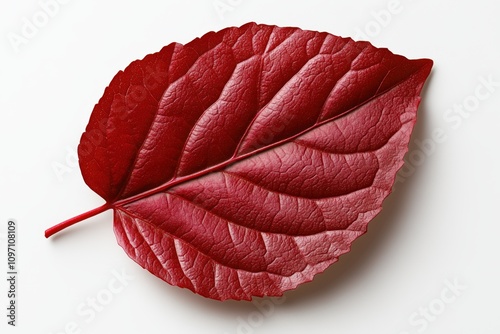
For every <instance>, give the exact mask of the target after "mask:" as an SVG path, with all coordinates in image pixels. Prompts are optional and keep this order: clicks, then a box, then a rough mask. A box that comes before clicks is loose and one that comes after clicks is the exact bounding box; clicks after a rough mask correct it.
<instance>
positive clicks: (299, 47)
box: [46, 23, 432, 300]
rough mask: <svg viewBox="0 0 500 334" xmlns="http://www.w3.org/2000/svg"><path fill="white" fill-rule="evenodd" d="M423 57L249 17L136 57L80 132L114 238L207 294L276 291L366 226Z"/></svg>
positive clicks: (141, 259) (83, 163) (85, 168)
mask: <svg viewBox="0 0 500 334" xmlns="http://www.w3.org/2000/svg"><path fill="white" fill-rule="evenodd" d="M431 67H432V61H431V60H429V59H418V60H408V59H407V58H405V57H402V56H399V55H394V54H392V53H391V52H390V51H388V50H387V49H379V48H375V47H373V46H372V45H371V44H369V43H368V42H354V41H353V40H352V39H349V38H340V37H337V36H334V35H331V34H328V33H324V32H323V33H320V32H315V31H306V30H301V29H298V28H280V27H276V26H267V25H257V24H255V23H249V24H246V25H244V26H242V27H239V28H234V27H233V28H227V29H224V30H221V31H219V32H210V33H208V34H206V35H204V36H203V37H201V38H197V39H195V40H193V41H192V42H190V43H188V44H186V45H181V44H178V43H172V44H170V45H168V46H166V47H164V48H163V49H162V50H161V51H160V52H157V53H154V54H150V55H148V56H146V57H145V58H144V59H142V60H137V61H134V62H132V63H131V64H130V65H129V66H128V67H127V68H126V69H125V70H124V71H123V72H122V71H121V72H119V73H118V74H117V75H116V76H115V77H114V79H113V80H112V81H111V83H110V85H109V87H108V88H107V89H106V90H105V92H104V95H103V97H102V98H101V99H100V101H99V103H98V104H97V105H96V106H95V108H94V111H93V113H92V116H91V118H90V122H89V124H88V126H87V128H86V131H85V133H84V134H83V136H82V138H81V142H80V145H79V147H78V155H79V159H80V167H81V171H82V174H83V177H84V179H85V182H86V183H87V184H88V186H89V187H90V188H92V189H93V190H94V191H95V192H96V193H98V194H99V195H100V196H101V197H102V198H104V199H105V201H106V204H105V205H103V206H102V207H100V208H97V209H94V210H92V211H89V212H87V213H84V214H82V215H80V216H77V217H75V218H72V219H70V220H68V221H66V222H63V223H61V224H59V225H57V226H55V227H53V228H51V229H49V230H47V231H46V236H47V237H48V236H50V235H52V234H53V233H55V232H57V231H59V230H61V229H63V228H65V227H67V226H69V225H71V224H74V223H76V222H77V221H80V220H82V219H84V218H88V217H90V216H92V215H95V214H97V213H99V212H102V211H104V210H107V209H113V210H114V230H115V234H116V237H117V239H118V243H119V244H120V245H121V246H122V247H123V249H124V250H125V251H126V253H127V254H128V255H129V256H130V257H131V258H132V259H133V260H134V261H136V262H137V263H138V264H140V265H141V266H142V267H144V268H146V269H147V270H149V271H150V272H151V273H153V274H154V275H156V276H158V277H159V278H161V279H163V280H165V281H166V282H168V283H170V284H173V285H177V286H180V287H184V288H189V289H191V290H192V291H194V292H196V293H198V294H201V295H203V296H206V297H209V298H214V299H219V300H225V299H251V298H252V296H278V295H281V294H282V293H283V292H284V291H286V290H289V289H294V288H295V287H296V286H297V285H299V284H301V283H304V282H307V281H310V280H311V279H312V278H313V276H314V275H316V274H317V273H319V272H322V271H323V270H325V269H326V268H327V267H328V266H329V265H330V264H332V263H333V262H335V261H336V260H337V259H338V257H339V256H340V255H341V254H344V253H346V252H348V251H349V249H350V246H351V243H352V242H353V240H355V239H356V238H357V237H359V236H360V235H362V234H364V233H365V232H366V229H367V224H368V222H369V221H370V220H371V219H372V218H373V217H374V216H375V215H376V214H377V213H378V212H379V211H380V210H381V206H382V201H383V200H384V198H385V197H386V196H387V195H388V194H389V193H390V192H391V188H392V184H393V182H394V179H395V174H396V172H397V170H398V169H399V168H400V167H401V165H402V164H403V156H404V154H405V152H406V151H407V149H408V142H409V138H410V134H411V131H412V128H413V126H414V124H415V120H416V111H417V107H418V104H419V101H420V97H419V94H420V91H421V89H422V86H423V84H424V82H425V80H426V78H427V76H428V74H429V72H430V69H431Z"/></svg>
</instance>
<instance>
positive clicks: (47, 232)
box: [45, 203, 113, 238]
mask: <svg viewBox="0 0 500 334" xmlns="http://www.w3.org/2000/svg"><path fill="white" fill-rule="evenodd" d="M112 207H113V206H112V205H111V204H110V203H106V204H104V205H101V206H100V207H98V208H95V209H93V210H90V211H87V212H84V213H82V214H80V215H78V216H75V217H73V218H70V219H68V220H65V221H63V222H62V223H59V224H57V225H55V226H52V227H51V228H48V229H47V230H45V238H49V237H50V236H52V235H54V234H56V233H57V232H59V231H62V230H64V229H65V228H66V227H70V226H71V225H73V224H76V223H78V222H81V221H82V220H85V219H87V218H90V217H93V216H95V215H98V214H100V213H102V212H104V211H106V210H109V209H111V208H112Z"/></svg>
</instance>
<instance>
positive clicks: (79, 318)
mask: <svg viewBox="0 0 500 334" xmlns="http://www.w3.org/2000/svg"><path fill="white" fill-rule="evenodd" d="M43 1H48V0H43ZM224 4H225V7H224ZM217 6H219V8H221V9H220V10H219V11H218V10H217V9H216V7H217ZM389 9H391V10H392V13H391V12H390V11H389ZM41 13H42V14H41ZM387 13H390V14H389V15H387ZM498 13H499V5H498V1H493V0H475V1H462V2H458V1H454V0H443V1H431V0H413V1H411V0H400V1H397V0H396V1H389V0H376V1H375V0H356V1H347V0H338V1H327V0H324V1H319V0H315V1H313V0H308V1H293V2H292V1H273V2H272V4H270V1H264V0H259V1H257V0H220V1H219V0H217V1H213V0H206V1H201V0H200V1H180V0H179V1H172V0H168V1H167V0H165V1H152V0H150V1H123V0H122V1H118V0H112V1H111V0H106V1H97V0H85V1H81V0H69V1H68V0H66V1H65V3H64V4H63V3H62V0H60V4H59V5H58V10H57V13H53V15H52V17H49V19H48V21H47V22H43V17H44V15H45V14H43V9H42V7H41V5H40V3H39V1H31V0H30V1H27V0H23V1H6V0H1V1H0V60H1V61H0V189H1V192H0V223H1V225H0V243H1V248H0V263H1V264H2V265H0V267H1V268H2V274H0V278H1V280H0V282H1V283H0V296H1V297H0V306H1V307H0V309H1V310H2V311H0V319H1V321H0V332H1V333H42V334H49V333H53V334H55V333H111V332H112V333H138V332H144V333H152V334H155V333H221V334H224V333H277V332H278V333H343V334H351V333H356V334H357V333H375V334H378V333H381V334H382V333H384V334H393V333H394V334H402V333H409V334H413V333H429V334H431V333H446V334H447V333H451V334H459V333H482V334H495V333H500V321H499V320H498V313H499V311H500V307H499V306H498V305H499V299H500V286H499V284H500V283H499V282H500V269H499V268H500V266H499V264H500V263H499V256H498V255H499V254H500V239H499V238H500V233H499V232H500V224H499V218H498V214H497V211H496V210H497V209H498V207H499V205H500V178H499V177H498V174H497V173H498V171H499V170H500V158H499V149H498V147H499V144H500V141H499V139H500V130H499V124H500V113H499V107H500V85H499V83H500V66H499V61H500V46H499V45H500V43H499V37H500V23H499V20H498ZM26 20H28V21H31V22H33V20H38V21H36V22H38V24H39V25H41V27H40V28H39V29H38V31H37V32H36V33H33V32H32V35H33V36H29V37H28V38H26V40H25V41H24V42H25V43H23V44H21V45H19V46H18V47H15V45H13V43H11V42H10V41H9V36H10V38H13V37H12V36H13V34H17V35H19V36H22V29H23V26H24V25H25V24H26V23H25V22H26ZM40 20H41V21H40ZM248 21H256V22H259V23H268V24H277V25H281V26H298V27H301V28H304V29H312V30H319V31H328V32H330V33H333V34H336V35H342V36H353V37H356V38H357V39H368V40H370V41H371V42H372V43H373V44H375V45H376V46H380V47H388V48H389V49H390V50H391V51H393V52H395V53H399V54H403V55H405V56H407V57H410V58H421V57H426V58H431V59H433V60H434V62H435V64H434V68H433V72H432V75H431V77H430V79H429V81H428V83H427V85H426V87H425V90H424V92H423V102H422V105H421V108H420V110H419V120H418V123H417V126H416V128H415V132H414V134H413V137H412V144H411V146H410V151H409V154H408V155H407V159H406V160H407V164H406V166H405V169H404V173H403V174H404V175H400V177H401V178H402V180H404V182H399V183H397V185H396V188H395V191H394V193H393V194H392V195H391V196H390V197H389V198H388V199H387V201H386V202H385V203H384V209H383V211H382V213H381V214H380V215H379V216H378V217H377V218H376V219H375V220H374V221H373V222H372V223H371V224H370V228H369V232H368V234H366V235H365V236H363V237H362V238H360V239H359V240H357V241H356V242H355V243H354V247H353V250H352V251H351V252H350V253H349V254H347V255H345V256H343V257H342V258H341V260H340V262H339V263H337V264H335V265H333V266H332V267H330V268H329V269H328V270H327V271H326V272H325V273H323V274H321V275H319V276H317V277H316V278H315V279H314V281H313V282H311V283H308V284H305V285H302V286H300V287H299V288H298V289H296V290H295V291H291V292H288V293H286V294H285V299H284V300H280V301H279V302H280V304H278V301H269V302H268V303H267V304H266V305H267V307H266V308H263V309H262V310H259V308H258V307H257V305H255V304H252V303H249V302H234V301H229V302H224V303H221V302H217V301H212V300H208V299H205V298H202V297H200V296H198V295H195V294H193V293H191V292H190V291H188V290H184V289H179V288H176V287H172V286H169V285H167V284H165V283H163V282H162V281H160V280H159V279H157V278H156V277H154V276H152V275H150V274H149V273H148V272H146V271H144V270H142V269H141V268H140V267H139V266H138V265H136V264H135V263H134V262H133V261H131V260H130V259H129V258H128V257H127V256H126V254H125V253H124V252H123V251H122V249H121V248H120V247H119V246H118V245H117V243H116V241H115V237H114V234H113V231H112V214H111V212H106V213H104V214H101V215H99V216H96V217H94V218H92V219H89V220H87V221H84V222H82V223H80V224H78V225H75V226H74V227H72V228H69V229H67V230H66V231H64V232H62V233H60V235H58V236H57V237H55V238H53V239H49V240H47V239H45V238H44V236H43V232H44V230H45V229H46V228H47V227H50V226H52V225H54V224H56V223H58V222H60V221H62V220H64V219H67V218H69V217H72V216H74V215H77V214H79V213H82V212H84V211H87V210H89V209H92V208H94V207H97V206H99V205H101V204H102V203H103V201H102V199H101V198H99V197H98V196H97V195H96V194H94V193H93V192H92V191H91V190H90V189H89V188H88V187H87V186H86V185H85V183H84V182H83V180H82V177H81V174H80V171H79V169H78V167H77V166H76V164H75V161H76V160H75V157H74V150H75V149H76V146H77V145H78V141H79V138H80V135H81V133H82V131H83V130H84V128H85V126H86V124H87V121H88V119H89V116H90V113H91V111H92V108H93V106H94V104H95V103H96V102H97V101H98V99H99V98H100V96H101V95H102V93H103V90H104V88H105V87H106V86H107V84H108V83H109V82H110V81H111V78H112V77H113V76H114V75H115V73H116V72H117V71H118V70H120V69H123V68H125V67H126V66H127V65H128V64H129V63H130V62H131V61H132V60H135V59H137V58H142V57H144V56H145V55H146V54H148V53H151V52H155V51H158V50H160V48H161V47H162V46H164V45H167V44H169V43H170V42H172V41H177V42H181V43H186V42H188V41H190V40H191V39H193V38H195V37H198V36H201V35H202V34H204V33H205V32H207V31H210V30H219V29H221V28H223V27H226V26H233V25H241V24H243V23H246V22H248ZM40 22H41V23H40ZM488 80H489V81H490V82H493V84H490V85H489V86H486V85H485V84H484V81H488ZM488 89H489V90H488ZM477 94H479V95H477ZM476 95H477V96H478V97H480V99H479V98H478V97H477V96H476ZM454 107H455V109H453V108H454ZM458 108H462V109H463V110H464V111H463V112H462V114H459V113H457V112H456V110H458ZM468 110H470V111H468ZM435 133H440V136H439V138H436V136H435ZM418 143H420V146H419V145H418ZM422 143H423V144H422ZM61 166H64V168H63V169H61ZM55 167H59V170H57V169H54V168H55ZM9 218H14V219H16V220H17V222H18V225H19V227H18V228H19V235H18V246H19V254H18V261H19V272H20V276H19V285H18V290H19V299H18V304H19V309H18V327H17V328H10V326H7V325H6V322H7V318H6V317H5V314H6V310H5V307H4V305H6V303H7V298H6V291H7V286H6V281H5V279H4V278H3V277H4V275H6V269H4V268H5V263H6V254H5V253H6V251H5V244H6V242H5V232H6V223H7V220H8V219H9ZM116 272H119V273H121V272H124V273H126V274H127V275H128V276H131V277H133V280H130V281H127V282H126V285H123V286H120V284H118V283H117V282H115V281H114V275H115V274H116ZM114 273H115V274H114ZM110 283H111V284H112V287H114V288H115V289H114V291H115V292H114V293H113V292H110V287H109V284H110ZM113 283H114V285H113ZM450 284H451V285H458V289H455V290H450V289H449V287H448V286H449V285H450ZM118 287H119V288H120V289H119V290H120V291H119V292H117V291H116V289H117V288H118ZM96 297H100V298H101V300H103V298H108V299H106V302H109V303H108V304H106V305H104V306H103V307H102V309H100V312H95V317H91V315H90V312H89V310H90V309H91V308H90V306H88V305H87V303H88V302H89V300H91V298H96ZM89 298H90V299H89ZM110 299H111V300H110ZM260 302H261V303H262V301H260ZM269 303H272V304H269ZM270 305H273V306H272V307H271V306H270ZM78 309H80V311H78ZM82 312H83V313H82ZM85 312H86V313H85Z"/></svg>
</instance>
